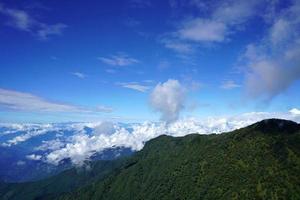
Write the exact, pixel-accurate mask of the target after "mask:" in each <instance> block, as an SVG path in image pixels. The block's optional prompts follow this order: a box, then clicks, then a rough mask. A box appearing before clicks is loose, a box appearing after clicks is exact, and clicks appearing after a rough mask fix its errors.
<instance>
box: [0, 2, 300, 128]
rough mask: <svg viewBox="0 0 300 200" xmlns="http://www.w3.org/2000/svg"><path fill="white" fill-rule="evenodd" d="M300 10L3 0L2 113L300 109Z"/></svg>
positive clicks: (130, 114) (276, 5)
mask: <svg viewBox="0 0 300 200" xmlns="http://www.w3.org/2000/svg"><path fill="white" fill-rule="evenodd" d="M299 13H300V2H299V1H296V0H290V1H287V0H285V1H283V0H282V1H272V0H263V1H261V0H254V1H251V2H245V1H239V0H225V1H200V0H184V1H180V0H170V1H167V0H166V1H158V0H155V1H141V0H124V1H117V0H113V1H89V2H88V3H87V2H86V1H80V0H77V1H13V2H12V1H6V0H2V1H1V2H0V122H62V121H95V120H103V119H104V120H117V121H137V122H138V121H144V120H153V121H157V120H159V113H162V116H163V115H164V114H167V115H172V114H174V113H175V115H174V119H175V118H178V117H179V114H181V115H180V116H181V117H191V116H193V117H205V116H215V115H233V114H239V113H245V112H253V111H266V112H281V111H286V110H289V109H292V108H300V92H299V88H300V82H299V79H300V64H299V63H300V14H299ZM181 90H182V92H181V93H178V91H181ZM156 97H165V98H158V99H157V98H156ZM179 97H183V98H182V99H181V98H179ZM178 99H180V101H179V100H178ZM174 106H175V107H174ZM155 111H157V112H155ZM162 118H163V117H162Z"/></svg>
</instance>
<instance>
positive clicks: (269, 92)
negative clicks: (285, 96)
mask: <svg viewBox="0 0 300 200" xmlns="http://www.w3.org/2000/svg"><path fill="white" fill-rule="evenodd" d="M299 11H300V3H299V1H295V2H294V4H292V5H291V6H290V7H287V8H285V9H284V10H283V11H281V12H279V13H278V14H277V15H276V16H274V19H273V23H272V24H271V28H270V29H269V33H268V34H267V35H266V36H265V37H264V38H263V40H262V41H261V42H260V43H257V44H250V45H248V46H247V48H246V52H245V55H244V57H245V60H246V67H247V70H246V79H245V85H246V88H247V94H248V96H249V97H252V98H261V99H263V100H266V101H269V100H271V99H272V98H273V97H275V96H277V95H279V94H281V93H282V92H284V91H286V90H287V89H288V88H289V87H290V86H291V85H292V84H293V83H294V82H296V81H298V80H300V32H299V29H300V14H299V13H300V12H299Z"/></svg>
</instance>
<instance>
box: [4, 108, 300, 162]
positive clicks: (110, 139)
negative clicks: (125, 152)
mask: <svg viewBox="0 0 300 200" xmlns="http://www.w3.org/2000/svg"><path fill="white" fill-rule="evenodd" d="M299 113H300V110H299V109H297V108H293V109H291V110H290V111H288V112H282V113H278V112H274V113H268V112H252V113H245V114H241V115H236V116H227V117H208V118H202V119H195V118H187V119H182V120H178V121H175V122H173V123H169V124H167V123H164V122H162V123H152V122H144V123H140V124H119V123H113V122H97V123H69V124H52V125H51V126H52V128H51V129H52V134H55V133H56V134H57V136H56V138H55V139H53V140H48V141H43V142H42V144H41V145H40V146H38V147H36V148H35V150H36V151H37V152H33V153H32V154H30V155H28V156H27V159H31V160H40V161H43V162H47V163H50V164H54V165H58V164H59V163H60V161H62V160H64V159H70V160H71V162H72V163H73V164H75V165H82V164H83V163H84V161H86V160H89V158H90V157H91V156H92V155H94V154H95V153H97V152H98V153H101V152H102V151H103V150H105V149H107V148H112V147H127V148H131V149H132V150H134V151H136V150H140V149H142V148H143V146H144V144H145V142H146V141H148V140H150V139H152V138H155V137H157V136H159V135H162V134H166V135H170V136H184V135H187V134H191V133H198V134H211V133H222V132H228V131H232V130H235V129H238V128H242V127H245V126H247V125H250V124H253V123H255V122H257V121H260V120H263V119H268V118H282V119H289V120H294V121H296V122H300V114H299ZM1 127H4V125H1ZM6 127H7V128H8V127H11V128H13V127H15V128H16V130H26V129H28V130H31V129H38V127H40V128H39V129H40V130H43V129H45V130H44V132H46V131H47V130H48V131H49V130H50V128H49V125H47V126H46V125H41V124H35V125H30V124H28V125H17V124H13V125H7V126H6ZM33 127H35V128H33ZM55 129H56V131H55ZM70 132H72V135H71V136H70V135H69V133H70ZM58 133H59V134H58ZM7 148H9V147H7Z"/></svg>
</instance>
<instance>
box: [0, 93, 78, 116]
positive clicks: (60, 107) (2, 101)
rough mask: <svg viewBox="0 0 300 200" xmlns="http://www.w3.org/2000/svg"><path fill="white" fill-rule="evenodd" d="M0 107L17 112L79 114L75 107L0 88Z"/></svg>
mask: <svg viewBox="0 0 300 200" xmlns="http://www.w3.org/2000/svg"><path fill="white" fill-rule="evenodd" d="M0 106H1V107H3V108H7V109H10V110H17V111H39V112H80V111H83V109H80V108H78V107H76V106H72V105H68V104H60V103H54V102H50V101H47V100H45V99H42V98H40V97H38V96H34V95H32V94H29V93H24V92H17V91H13V90H6V89H1V88H0Z"/></svg>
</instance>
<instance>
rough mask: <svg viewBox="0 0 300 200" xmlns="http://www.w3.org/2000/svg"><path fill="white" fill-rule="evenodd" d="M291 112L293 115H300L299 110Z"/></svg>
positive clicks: (294, 109)
mask: <svg viewBox="0 0 300 200" xmlns="http://www.w3.org/2000/svg"><path fill="white" fill-rule="evenodd" d="M289 112H290V113H291V114H293V115H300V110H299V109H297V108H293V109H291V110H290V111H289Z"/></svg>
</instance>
